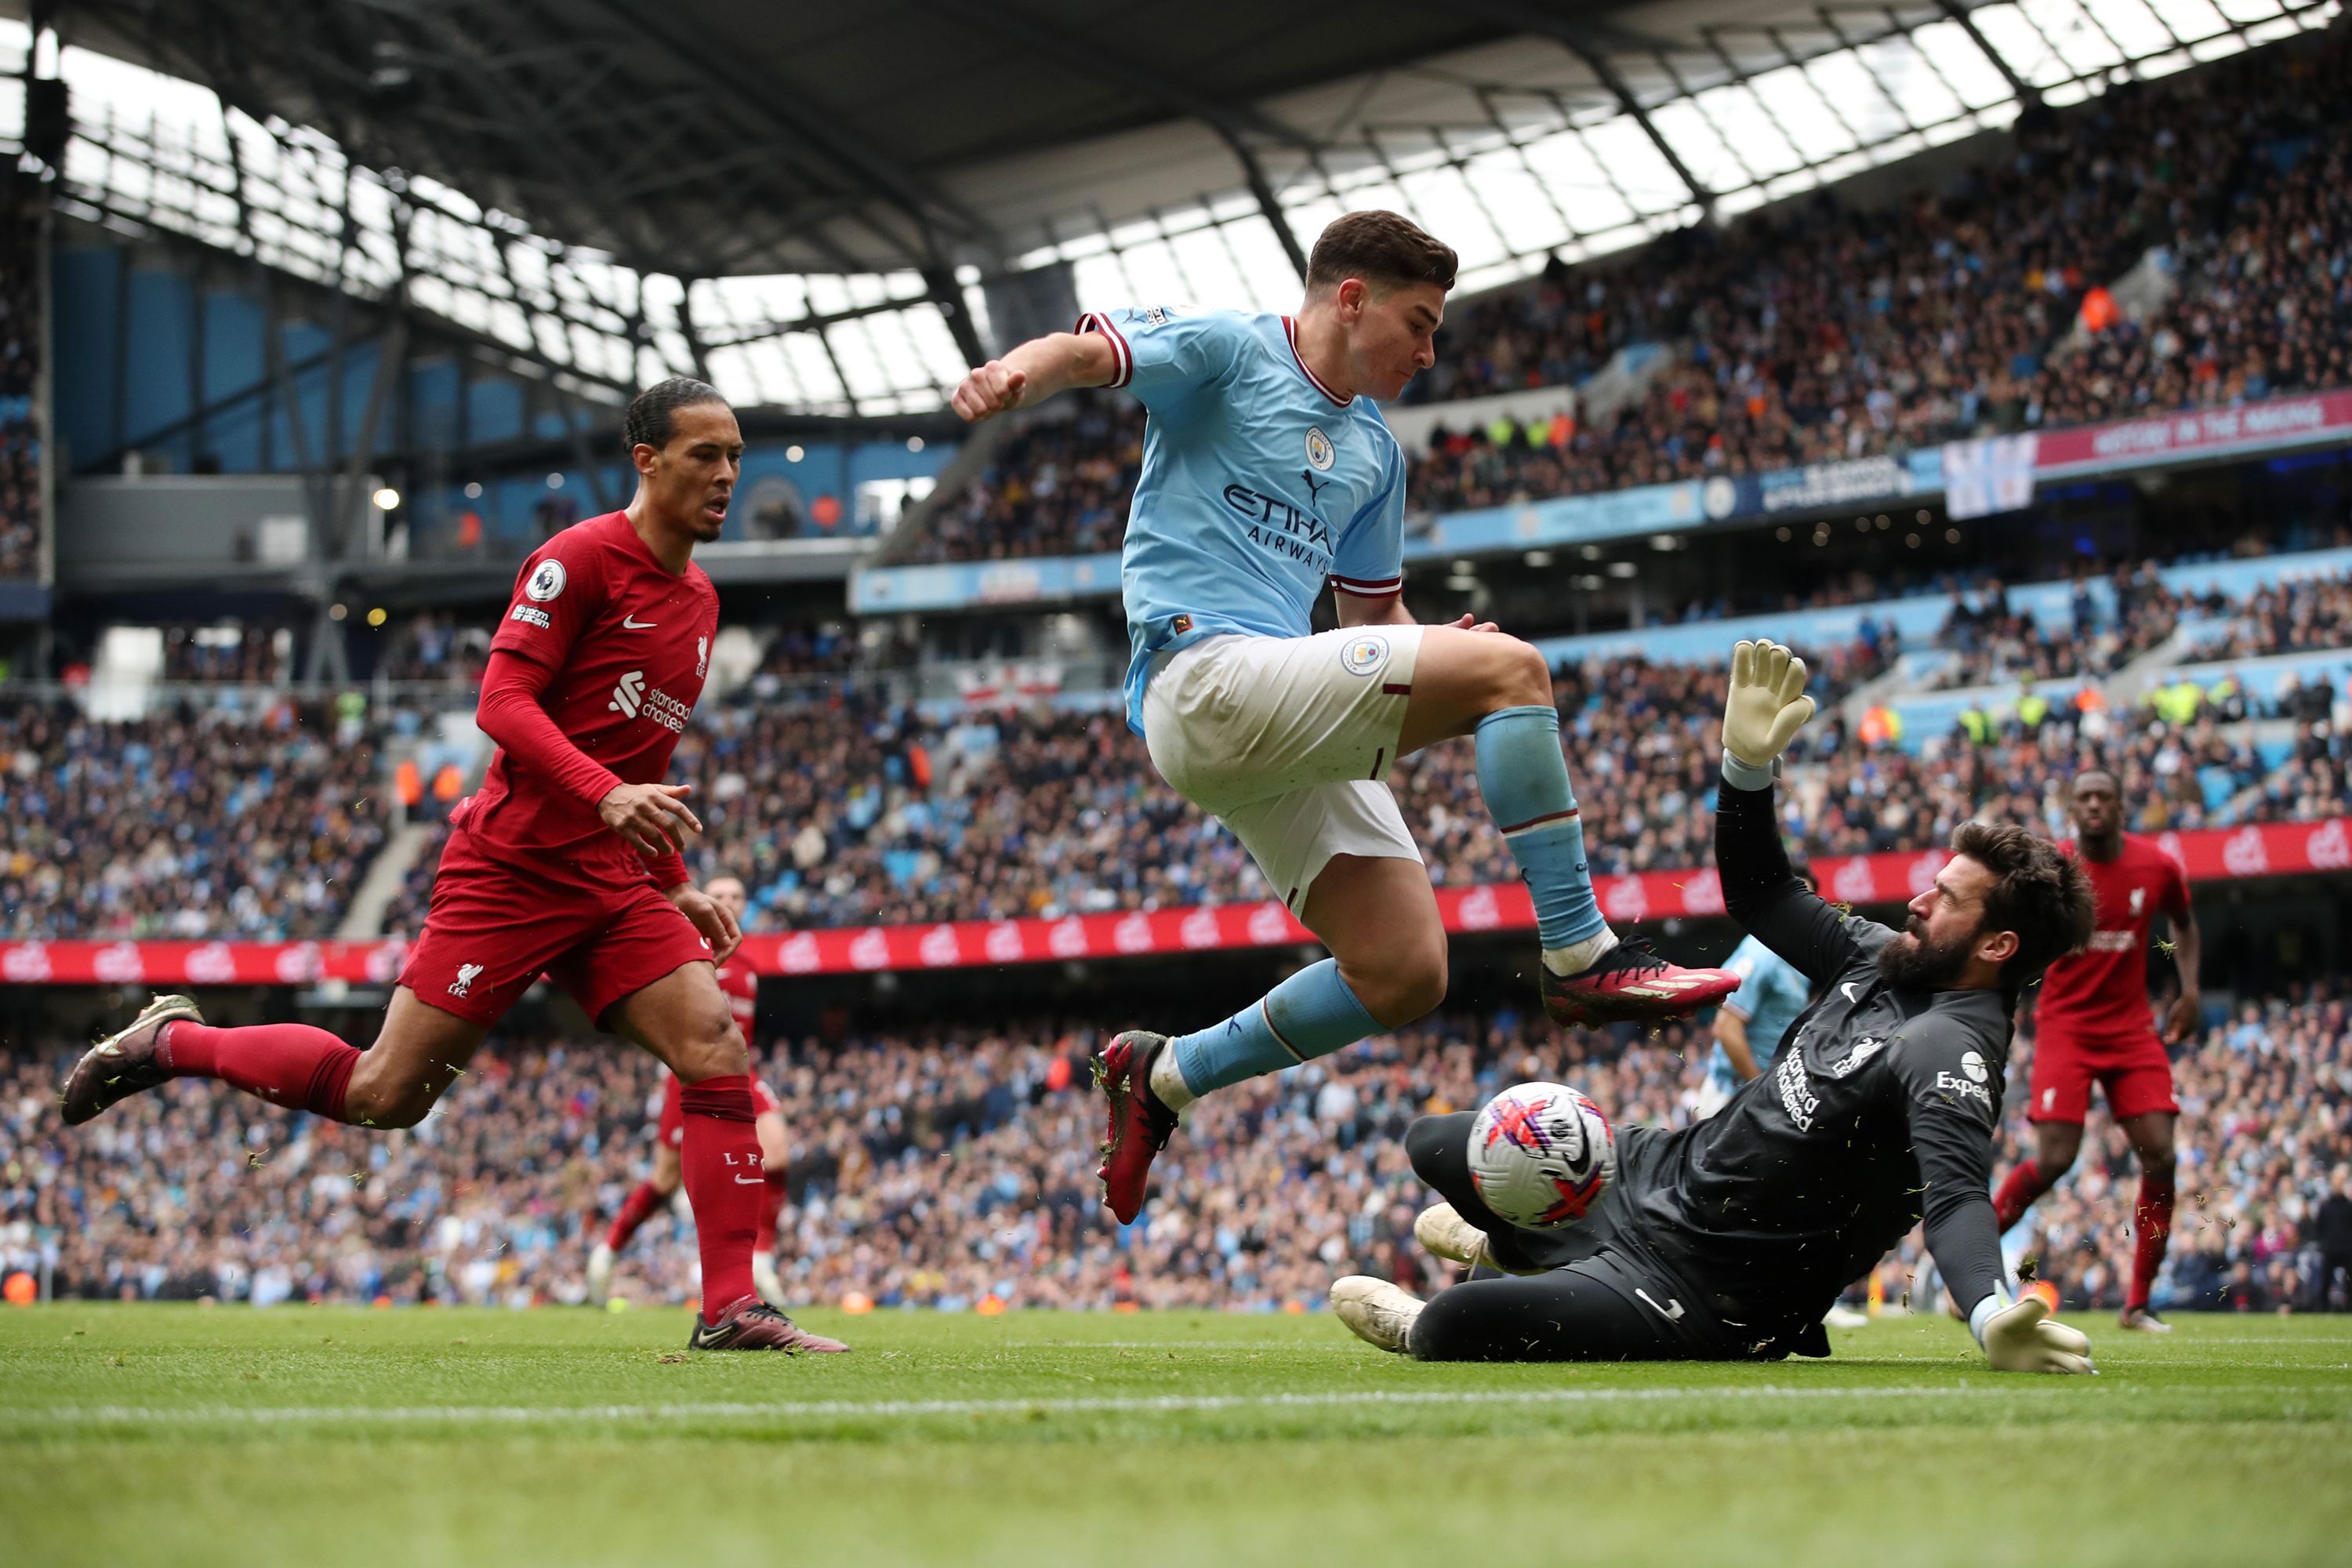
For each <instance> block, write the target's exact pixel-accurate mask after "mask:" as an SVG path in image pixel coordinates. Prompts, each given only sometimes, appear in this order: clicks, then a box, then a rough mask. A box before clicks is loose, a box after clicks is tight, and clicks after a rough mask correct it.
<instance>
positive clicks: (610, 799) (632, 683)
mask: <svg viewBox="0 0 2352 1568" xmlns="http://www.w3.org/2000/svg"><path fill="white" fill-rule="evenodd" d="M623 429H624V434H625V437H626V439H627V441H628V446H629V457H630V460H631V461H632V462H634V463H635V465H636V469H637V493H636V496H635V499H634V500H631V501H630V502H629V505H628V510H625V511H615V512H607V513H606V514H604V516H602V517H593V518H590V519H589V520H588V521H585V522H583V523H579V524H576V525H574V526H573V527H571V528H567V529H565V530H564V531H562V532H561V533H559V534H557V535H556V536H555V537H554V538H552V539H551V540H549V541H548V542H546V543H545V544H544V545H541V547H540V549H539V550H538V551H537V552H535V553H533V554H532V555H531V557H530V559H529V560H527V561H525V562H524V563H523V566H522V571H521V573H520V574H519V575H518V576H517V577H516V578H515V586H514V597H513V600H512V602H511V603H509V605H508V606H507V612H506V615H505V616H504V617H503V618H502V619H501V620H500V621H499V630H498V634H497V635H496V636H495V637H492V638H491V639H490V662H489V667H488V668H487V669H486V670H485V671H484V672H483V675H482V695H481V700H480V703H479V705H478V708H477V710H476V713H475V720H476V722H478V724H480V726H481V728H482V732H483V733H484V734H486V735H488V736H489V737H490V739H491V740H493V741H495V742H498V747H499V750H498V753H497V754H496V755H495V756H493V757H492V758H491V759H490V767H489V773H488V776H487V777H486V778H485V780H484V781H483V784H482V788H481V791H480V793H478V794H477V795H474V796H473V797H472V798H470V799H468V800H464V801H460V802H459V803H458V804H457V809H456V810H455V811H454V812H452V813H451V814H450V818H449V821H450V833H449V841H448V844H447V846H446V847H445V848H444V849H443V850H442V852H441V864H440V868H439V873H438V875H437V877H436V879H435V881H434V884H433V901H432V904H431V906H430V907H429V908H428V909H427V910H426V913H425V930H424V932H423V934H422V935H421V936H419V937H418V939H417V942H416V946H415V948H414V949H413V950H412V951H411V952H410V953H409V956H408V963H407V965H406V967H405V968H404V969H403V970H402V971H401V975H400V984H399V985H398V986H397V987H396V988H395V989H394V992H393V994H392V1005H391V1007H390V1009H389V1010H388V1012H387V1013H386V1015H385V1016H384V1021H383V1028H382V1030H381V1031H379V1032H378V1034H377V1036H376V1038H375V1044H374V1046H373V1047H372V1048H371V1049H368V1050H365V1051H360V1050H355V1049H353V1048H352V1047H350V1046H347V1045H345V1044H344V1043H343V1042H342V1041H341V1040H339V1039H337V1038H336V1037H334V1036H332V1035H331V1034H329V1033H327V1031H326V1030H324V1029H319V1028H313V1027H312V1026H310V1025H308V1024H268V1025H262V1026H256V1027H252V1028H243V1029H216V1028H213V1027H210V1026H207V1025H206V1024H205V1021H204V1019H203V1017H202V1016H200V1015H199V1014H198V1013H197V1011H196V1005H195V1004H194V1002H193V1001H191V1000H189V999H188V998H187V997H185V996H158V997H156V998H155V999H154V1000H153V1001H152V1002H150V1003H149V1004H148V1005H147V1006H146V1008H145V1009H144V1010H143V1011H142V1012H141V1013H140V1015H139V1016H138V1017H137V1018H136V1019H134V1020H132V1022H131V1026H130V1027H129V1028H127V1029H124V1030H122V1031H121V1033H119V1034H115V1035H112V1036H110V1037H107V1038H106V1039H104V1040H101V1041H100V1042H99V1043H98V1044H97V1045H96V1046H94V1047H91V1048H90V1050H89V1053H88V1054H87V1055H85V1056H84V1057H83V1058H81V1060H80V1061H79V1063H77V1064H76V1065H75V1067H74V1069H73V1072H72V1073H71V1074H70V1075H69V1076H68V1078H67V1079H66V1085H65V1089H64V1091H63V1092H62V1093H61V1094H60V1096H59V1101H60V1109H61V1110H62V1111H63V1113H64V1116H65V1121H66V1123H67V1125H68V1126H79V1124H80V1123H82V1122H85V1121H89V1119H90V1118H91V1117H93V1116H96V1115H97V1114H98V1113H99V1112H100V1111H102V1110H105V1109H106V1108H107V1107H108V1106H110V1105H112V1104H113V1103H114V1102H115V1101H117V1100H121V1099H123V1098H124V1097H125V1096H127V1095H131V1094H135V1093H137V1092H138V1091H139V1090H141V1089H152V1088H153V1087H154V1086H155V1085H157V1084H160V1083H162V1082H163V1081H164V1080H165V1079H173V1078H211V1079H220V1080H222V1081H223V1082H225V1083H230V1084H234V1085H236V1087H237V1088H239V1089H244V1090H245V1091H246V1092H247V1093H248V1094H256V1095H259V1096H260V1097H261V1098H262V1099H264V1100H268V1101H270V1102H271V1103H273V1104H276V1105H289V1106H299V1108H301V1109H302V1110H308V1111H310V1112H312V1113H313V1114H315V1115H319V1116H324V1117H327V1118H329V1119H330V1120H332V1121H342V1122H347V1123H350V1124H352V1125H353V1126H359V1127H414V1126H415V1125H416V1124H417V1123H418V1122H419V1121H424V1120H425V1114H426V1112H428V1111H430V1110H432V1109H433V1103H434V1101H436V1100H438V1099H440V1097H441V1092H442V1090H444V1089H447V1088H448V1087H449V1085H450V1084H451V1083H453V1082H455V1081H456V1079H457V1075H458V1074H459V1073H460V1072H462V1071H464V1070H465V1067H466V1063H467V1062H468V1061H470V1060H471V1059H472V1058H473V1055H474V1052H475V1050H476V1049H477V1048H478V1047H479V1046H480V1045H481V1043H482V1037H483V1036H484V1035H486V1034H488V1032H489V1027H490V1026H491V1025H492V1024H495V1023H496V1022H498V1020H499V1018H500V1017H501V1016H504V1015H505V1013H506V1012H507V1010H508V1009H509V1007H511V1006H513V1005H514V1004H515V1002H516V1000H517V999H518V998H520V996H521V995H522V994H523V992H524V991H526V990H528V989H529V988H530V984H531V982H532V981H534V980H536V979H537V978H538V977H539V975H540V973H541V972H542V971H544V972H546V973H548V974H549V975H550V976H551V978H552V979H553V980H554V981H555V983H556V984H558V985H561V986H562V987H563V989H564V990H566V991H567V992H569V993H571V994H572V999H573V1000H575V1001H577V1002H578V1003H579V1004H580V1005H581V1008H582V1010H583V1011H584V1012H585V1013H586V1014H587V1015H588V1016H590V1017H591V1018H593V1019H595V1020H596V1022H597V1023H598V1024H599V1025H601V1026H604V1027H605V1028H608V1029H611V1030H613V1031H614V1033H616V1034H619V1035H621V1036H623V1037H626V1038H627V1039H629V1040H632V1041H634V1042H635V1043H636V1044H637V1045H639V1046H642V1047H645V1048H646V1050H649V1051H651V1052H652V1053H653V1054H654V1055H655V1056H656V1057H659V1058H661V1059H662V1060H663V1061H664V1062H666V1063H667V1064H668V1066H669V1068H670V1070H671V1071H673V1072H675V1073H677V1075H678V1077H679V1078H681V1079H684V1080H685V1081H686V1084H687V1089H686V1092H685V1093H684V1094H683V1095H682V1096H680V1100H681V1102H682V1108H683V1110H684V1115H685V1122H686V1128H685V1137H684V1140H683V1142H684V1145H685V1146H684V1148H683V1150H682V1151H681V1152H682V1155H683V1158H682V1160H681V1163H682V1165H683V1167H684V1170H685V1176H686V1190H687V1195H688V1197H689V1198H691V1199H692V1200H693V1203H694V1212H695V1215H696V1232H697V1236H698V1239H699V1242H700V1246H701V1251H702V1301H703V1306H702V1312H701V1315H700V1316H699V1317H698V1319H697V1320H696V1322H695V1326H694V1333H693V1336H692V1338H691V1339H690V1340H689V1344H691V1345H692V1346H694V1347H695V1348H698V1349H703V1350H782V1351H803V1350H832V1351H837V1350H843V1349H845V1348H846V1347H845V1346H843V1345H841V1344H838V1343H836V1342H834V1341H831V1340H824V1339H820V1338H818V1337H817V1336H816V1335H814V1334H811V1333H808V1332H806V1331H803V1330H802V1329H800V1328H799V1327H797V1326H796V1325H795V1324H794V1323H793V1321H792V1320H791V1319H790V1318H787V1317H785V1316H784V1315H783V1314H782V1312H779V1311H777V1310H775V1309H774V1308H772V1307H770V1306H768V1305H767V1304H766V1303H765V1302H763V1301H761V1300H760V1299H759V1296H758V1294H757V1293H756V1292H755V1290H754V1289H753V1288H752V1282H751V1241H752V1232H753V1230H754V1229H755V1228H756V1227H757V1226H758V1225H759V1216H760V1205H761V1196H762V1194H764V1192H765V1191H766V1187H767V1184H766V1182H765V1180H764V1179H763V1178H762V1176H761V1161H760V1144H759V1141H758V1139H757V1138H755V1137H754V1136H753V1135H752V1131H751V1119H752V1110H751V1072H750V1059H749V1057H748V1055H747V1053H746V1052H745V1049H744V1046H743V1033H742V1031H741V1030H740V1029H738V1028H737V1027H736V1026H735V1020H734V1019H733V1017H731V1016H730V1015H729V1013H728V1010H727V999H726V998H725V997H724V996H723V995H721V994H719V982H718V980H717V979H716V978H715V974H714V966H715V962H719V961H724V960H725V959H726V958H727V957H728V956H729V955H730V954H731V953H732V952H734V951H735V948H736V945H737V943H739V942H741V941H742V931H741V928H740V927H739V926H738V925H737V924H736V922H735V919H734V917H733V916H732V915H730V914H729V913H728V912H727V911H726V910H722V909H720V908H719V906H718V905H717V904H715V903H713V902H711V900H709V897H707V896H706V895H704V894H703V893H702V892H700V891H698V889H696V888H695V887H694V885H693V884H692V883H691V882H689V881H688V880H687V877H686V863H685V861H684V860H683V859H682V858H681V857H680V855H679V851H680V850H681V849H682V848H684V847H685V845H686V841H687V837H688V835H690V834H695V833H699V832H701V831H702V824H701V823H700V822H698V821H697V820H696V819H695V816H694V813H693V812H691V811H689V810H688V809H687V805H686V802H685V800H684V799H683V798H682V797H683V796H684V795H686V794H687V791H688V786H687V785H685V784H664V783H662V782H661V780H662V778H663V776H664V774H665V773H667V772H668V769H669V759H670V752H671V750H672V749H673V748H674V747H675V746H676V745H677V737H678V735H679V734H680V732H682V731H684V730H685V728H686V722H687V721H688V719H689V718H691V717H692V716H693V713H694V704H695V702H696V700H698V698H700V697H701V695H702V683H703V679H704V677H705V676H706V675H707V674H708V673H709V668H710V641H711V638H712V637H714V636H715V635H716V634H717V632H718V629H719V594H718V591H717V590H716V589H714V588H713V587H712V586H711V585H710V579H709V576H708V575H706V574H704V572H703V570H702V568H700V567H699V566H697V565H696V564H694V562H693V554H694V547H695V545H696V544H698V543H707V542H709V541H711V540H714V539H716V538H718V537H719V529H720V527H721V526H722V525H723V524H724V523H725V522H726V521H727V508H728V505H729V502H730V500H732V498H733V496H734V493H735V481H736V479H737V477H738V476H739V475H740V472H741V469H742V459H743V437H742V435H741V433H740V431H739V430H738V429H737V428H736V425H735V415H734V411H733V410H732V409H730V408H729V407H728V406H727V403H726V400H725V399H723V398H721V397H720V396H719V394H718V392H717V390H716V389H714V388H712V387H710V386H708V385H706V384H703V383H701V382H698V381H688V380H686V379H684V378H677V379H673V380H670V381H665V382H662V383H660V384H657V385H655V386H651V387H648V388H646V390H645V391H644V392H641V393H639V394H638V395H636V396H635V398H634V399H632V400H631V401H630V404H629V407H628V412H627V413H626V415H625V416H624V420H623Z"/></svg>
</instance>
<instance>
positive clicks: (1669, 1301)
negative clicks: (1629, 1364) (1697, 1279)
mask: <svg viewBox="0 0 2352 1568" xmlns="http://www.w3.org/2000/svg"><path fill="white" fill-rule="evenodd" d="M737 1179H738V1180H739V1181H740V1179H741V1178H740V1177H738V1178H737ZM1633 1294H1634V1295H1636V1296H1639V1297H1640V1298H1642V1300H1644V1301H1650V1293H1649V1292H1648V1291H1647V1290H1643V1289H1639V1288H1636V1289H1634V1291H1633ZM1650 1307H1651V1309H1652V1310H1654V1311H1655V1312H1656V1313H1657V1314H1658V1316H1660V1317H1662V1318H1664V1319H1665V1320H1666V1321H1668V1322H1670V1323H1679V1322H1681V1321H1682V1320H1683V1304H1682V1303H1681V1302H1680V1301H1678V1300H1675V1298H1673V1297H1672V1296H1669V1297H1667V1298H1666V1305H1665V1306H1664V1307H1661V1306H1659V1305H1658V1304H1657V1303H1656V1302H1655V1301H1650Z"/></svg>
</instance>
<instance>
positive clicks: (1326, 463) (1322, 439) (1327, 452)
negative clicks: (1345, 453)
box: [1307, 425, 1339, 474]
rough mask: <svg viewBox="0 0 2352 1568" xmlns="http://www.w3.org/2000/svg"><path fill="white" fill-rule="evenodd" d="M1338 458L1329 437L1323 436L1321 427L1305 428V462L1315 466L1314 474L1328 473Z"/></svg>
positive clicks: (1311, 426)
mask: <svg viewBox="0 0 2352 1568" xmlns="http://www.w3.org/2000/svg"><path fill="white" fill-rule="evenodd" d="M1338 458H1339V453H1338V452H1337V451H1336V450H1335V449H1333V447H1332V446H1331V437H1328V436H1326V435H1325V434H1323V429H1322V426H1319V425H1309V426H1307V461H1308V462H1310V463H1312V464H1314V465H1315V471H1316V472H1318V473H1325V474H1328V473H1329V472H1330V471H1331V465H1332V463H1333V462H1335V461H1337V460H1338Z"/></svg>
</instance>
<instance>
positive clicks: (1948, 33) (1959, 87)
mask: <svg viewBox="0 0 2352 1568" xmlns="http://www.w3.org/2000/svg"><path fill="white" fill-rule="evenodd" d="M1911 42H1912V45H1913V47H1916V48H1917V49H1918V51H1919V54H1920V58H1921V59H1922V60H1923V61H1924V62H1925V63H1926V64H1927V66H1928V67H1929V68H1931V69H1933V70H1934V71H1935V72H1936V74H1937V76H1939V77H1940V78H1942V79H1943V80H1944V82H1945V84H1946V85H1947V86H1948V87H1949V88H1950V89H1952V90H1953V91H1954V92H1956V93H1958V95H1959V96H1960V99H1961V100H1962V101H1964V102H1965V103H1967V105H1968V106H1969V108H1970V109H1972V110H1979V111H1982V110H1989V109H1990V108H1992V107H1993V106H1994V105H1996V104H2003V103H2008V102H2011V100H2012V99H2013V98H2014V96H2015V95H2014V94H2012V93H2011V91H2010V87H2009V83H2008V81H2007V80H2006V79H2003V78H2002V76H2001V74H2000V68H1999V67H1998V66H1996V65H1994V64H1993V63H1992V61H1990V60H1989V59H1987V58H1985V53H1984V51H1983V50H1982V49H1980V48H1979V47H1977V45H1976V40H1975V39H1973V38H1971V37H1969V36H1968V34H1967V33H1966V32H1964V31H1962V30H1961V28H1960V26H1958V24H1957V23H1953V22H1935V23H1930V24H1929V25H1928V26H1925V27H1921V28H1920V29H1918V30H1917V31H1916V32H1915V33H1913V34H1912V35H1911Z"/></svg>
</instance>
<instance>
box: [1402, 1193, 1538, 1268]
mask: <svg viewBox="0 0 2352 1568" xmlns="http://www.w3.org/2000/svg"><path fill="white" fill-rule="evenodd" d="M1412 1238H1413V1239H1414V1240H1415V1241H1418V1242H1419V1243H1421V1248H1422V1250H1423V1252H1426V1253H1428V1254H1429V1255H1430V1256H1432V1257H1433V1258H1444V1259H1446V1260H1447V1261H1449V1262H1453V1263H1460V1264H1465V1265H1467V1266H1468V1267H1470V1268H1491V1269H1493V1270H1494V1271H1495V1272H1496V1273H1497V1274H1545V1273H1549V1272H1550V1271H1549V1269H1543V1268H1504V1267H1503V1266H1502V1265H1501V1264H1499V1263H1497V1262H1496V1261H1495V1250H1494V1248H1493V1247H1489V1246H1487V1245H1486V1232H1485V1231H1483V1230H1480V1229H1479V1228H1478V1227H1477V1226H1475V1225H1472V1224H1471V1223H1470V1222H1469V1221H1468V1220H1466V1219H1464V1218H1463V1217H1462V1215H1460V1214H1459V1213H1458V1212H1456V1210H1455V1209H1454V1205H1452V1204H1434V1205H1431V1206H1430V1207H1428V1208H1425V1209H1423V1210H1422V1211H1421V1217H1420V1218H1419V1219H1416V1220H1414V1221H1413V1222H1412Z"/></svg>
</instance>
